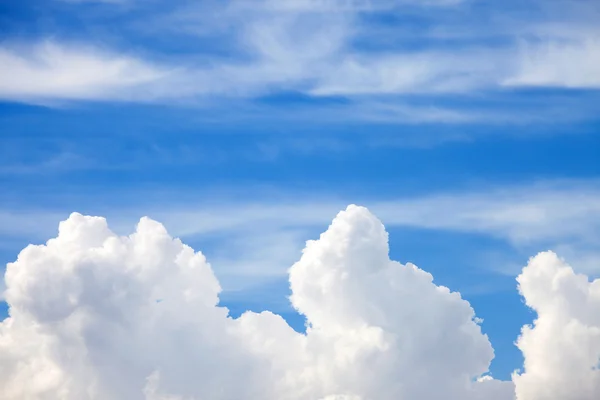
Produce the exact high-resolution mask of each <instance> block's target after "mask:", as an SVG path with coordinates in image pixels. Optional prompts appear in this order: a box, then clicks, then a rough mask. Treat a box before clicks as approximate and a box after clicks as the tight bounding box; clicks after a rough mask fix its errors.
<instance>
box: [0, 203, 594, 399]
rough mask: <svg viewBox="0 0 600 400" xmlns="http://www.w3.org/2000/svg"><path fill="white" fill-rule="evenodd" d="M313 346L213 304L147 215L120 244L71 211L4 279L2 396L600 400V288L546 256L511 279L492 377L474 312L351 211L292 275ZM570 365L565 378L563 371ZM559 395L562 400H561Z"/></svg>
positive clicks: (208, 281)
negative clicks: (529, 316) (511, 315)
mask: <svg viewBox="0 0 600 400" xmlns="http://www.w3.org/2000/svg"><path fill="white" fill-rule="evenodd" d="M289 276H290V286H291V290H292V295H291V297H290V301H291V303H292V305H293V306H294V307H295V308H296V309H297V310H298V311H299V312H300V313H302V314H303V315H304V316H305V317H306V319H307V331H306V334H301V333H297V332H295V331H294V330H293V329H292V328H291V327H290V326H289V325H288V324H287V323H286V321H285V320H284V319H283V318H281V317H280V316H278V315H276V314H273V313H270V312H263V313H260V314H257V313H253V312H247V313H245V314H243V315H242V316H241V317H239V318H237V319H233V318H230V317H228V310H227V309H226V308H224V307H220V306H219V292H220V290H221V289H220V285H219V282H218V280H217V279H216V277H215V275H214V273H213V271H212V269H211V267H210V264H208V262H207V261H206V259H205V257H204V256H203V255H202V254H201V253H199V252H194V250H193V249H192V248H190V247H188V246H186V245H185V244H183V243H182V242H181V241H180V240H179V239H174V238H172V237H171V236H170V235H169V234H168V233H167V231H166V229H165V228H164V227H163V226H162V225H161V224H160V223H158V222H155V221H152V220H150V219H148V218H143V219H142V220H141V221H140V222H139V224H138V226H137V229H136V232H135V233H133V234H132V235H130V236H127V237H119V236H117V235H116V234H114V233H113V232H112V231H111V230H110V229H109V228H108V225H107V222H106V220H105V219H104V218H99V217H87V216H82V215H80V214H72V215H71V216H70V217H69V219H68V220H66V221H64V222H62V223H61V224H60V228H59V234H58V236H57V237H56V238H54V239H51V240H49V241H48V242H47V243H46V244H45V245H41V246H33V245H30V246H28V247H27V248H25V249H24V250H23V251H22V252H21V253H20V254H19V257H18V259H17V261H16V262H14V263H11V264H9V265H8V267H7V271H6V277H5V280H6V288H7V289H6V293H5V297H6V300H7V302H8V303H9V305H10V317H9V318H7V319H6V320H4V321H3V322H2V323H1V324H0V394H1V396H0V397H1V398H2V399H6V400H16V399H19V400H23V399H65V400H71V399H73V400H75V399H77V400H82V399H83V400H85V399H117V400H118V399H146V400H184V399H186V400H187V399H196V400H200V399H202V400H212V399H261V400H267V399H298V400H304V399H306V400H312V399H315V400H317V399H323V400H334V399H338V400H342V399H343V400H368V399H377V400H379V399H382V400H385V399H404V398H406V399H425V400H426V399H450V400H451V399H456V400H458V399H460V400H465V399H466V400H471V399H472V400H478V399H481V400H483V399H486V400H487V399H490V400H495V399H497V400H505V399H514V398H517V399H519V400H545V399H548V400H549V399H553V400H554V399H558V398H560V399H577V400H592V399H595V398H597V395H598V393H600V391H599V389H600V372H598V370H597V369H596V368H593V367H594V366H596V365H597V363H598V359H599V357H600V319H599V318H598V315H600V312H599V311H600V281H594V282H589V281H588V279H587V277H585V276H583V275H576V274H575V273H574V272H573V270H572V269H571V268H570V267H569V266H567V265H566V264H565V263H564V262H563V261H562V260H560V259H558V258H557V256H556V255H555V254H554V253H542V254H540V255H538V256H536V257H534V258H532V259H531V260H530V262H529V265H528V266H527V267H525V268H524V269H523V272H522V274H521V275H520V276H519V278H518V282H519V289H520V291H521V294H522V295H523V297H524V298H525V301H526V303H527V304H528V305H529V306H530V307H531V308H533V309H534V310H535V311H536V312H537V313H538V319H537V320H536V321H535V323H534V325H533V326H531V327H525V328H524V330H523V334H522V336H521V338H519V340H518V342H517V344H518V346H519V348H520V349H521V351H522V352H523V354H524V358H525V365H524V372H522V373H521V374H515V375H514V376H513V380H512V382H511V381H498V380H495V379H493V378H491V377H490V376H489V375H488V374H487V372H488V368H489V365H490V362H491V361H492V359H493V357H494V351H493V348H492V346H491V344H490V342H489V340H488V338H487V336H486V335H484V334H483V333H482V332H481V329H480V327H479V325H478V320H477V319H476V317H475V313H474V310H473V309H472V307H471V306H470V304H469V303H468V302H467V301H465V300H464V299H462V298H461V296H460V294H459V293H456V292H451V291H450V290H449V289H447V288H445V287H442V286H437V285H435V284H434V283H433V277H432V276H431V274H429V273H427V272H425V271H423V270H421V269H419V268H417V267H416V266H414V265H412V264H406V265H402V264H400V263H398V262H395V261H391V260H390V259H389V257H388V238H387V233H386V231H385V228H384V226H383V225H382V224H381V222H380V221H379V220H378V219H377V218H376V217H375V216H373V215H372V214H371V213H370V212H369V211H368V210H367V209H365V208H362V207H357V206H349V207H348V208H347V209H346V210H345V211H342V212H340V213H339V214H338V215H337V216H336V218H335V219H334V221H333V222H332V224H331V226H330V227H329V228H328V229H327V231H326V232H324V233H323V234H322V235H321V237H320V238H319V239H318V240H314V241H309V242H308V243H307V245H306V248H305V250H304V252H303V255H302V257H301V259H300V260H299V261H298V262H297V263H295V264H294V265H293V266H292V267H291V269H290V271H289ZM564 366H568V369H565V367H564ZM557 396H558V397H557Z"/></svg>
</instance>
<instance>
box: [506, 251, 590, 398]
mask: <svg viewBox="0 0 600 400" xmlns="http://www.w3.org/2000/svg"><path fill="white" fill-rule="evenodd" d="M518 281H519V290H520V292H521V294H522V295H523V297H524V298H525V301H526V303H527V305H528V306H529V307H531V308H532V309H533V310H535V311H536V313H537V319H536V320H535V322H534V324H533V326H525V327H523V331H522V335H521V337H520V338H519V340H518V342H517V346H518V347H519V349H520V350H521V351H522V352H523V356H524V358H525V365H524V371H523V372H522V373H521V374H515V375H514V377H513V380H514V382H515V384H516V389H517V390H516V391H517V398H518V399H526V400H553V399H582V400H583V399H595V398H598V394H600V279H597V280H594V281H591V282H590V281H589V280H588V277H587V276H585V275H578V274H576V273H575V272H574V271H573V269H572V268H571V267H570V266H569V265H567V264H566V263H565V261H564V260H561V259H559V258H558V257H557V256H556V254H554V253H550V252H549V253H542V254H539V255H538V256H536V257H534V258H532V259H531V260H530V261H529V265H528V266H527V267H526V268H525V269H524V270H523V273H522V274H521V275H520V276H519V278H518Z"/></svg>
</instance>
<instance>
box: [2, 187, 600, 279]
mask: <svg viewBox="0 0 600 400" xmlns="http://www.w3.org/2000/svg"><path fill="white" fill-rule="evenodd" d="M140 196H141V197H140V199H139V200H138V201H133V200H132V199H130V200H129V201H130V203H131V202H133V203H131V204H135V207H131V206H128V205H126V204H124V203H123V204H114V203H111V204H110V207H108V206H103V204H104V201H99V202H98V204H96V205H92V204H90V202H89V201H84V202H83V203H86V204H88V207H86V210H85V211H86V212H90V213H96V214H107V215H108V216H109V217H110V218H111V220H112V221H113V227H114V229H115V231H116V232H127V231H128V230H129V229H130V228H131V226H133V225H134V224H135V222H136V221H137V220H138V219H139V217H140V216H142V215H148V216H151V217H153V218H157V219H160V220H162V221H164V224H165V226H167V227H168V229H169V230H170V231H171V232H173V234H174V235H176V236H178V237H183V238H186V240H188V241H191V243H203V244H204V245H206V246H207V247H209V248H210V251H209V254H210V256H211V258H213V259H214V261H215V266H216V267H215V268H217V270H218V273H219V276H220V278H222V279H223V282H224V285H225V287H226V288H227V289H228V290H229V289H237V288H244V287H247V286H248V285H250V286H252V285H255V284H258V283H260V282H264V281H265V280H267V281H268V280H269V279H272V278H275V277H281V276H283V274H285V271H286V270H287V268H288V267H289V266H290V265H291V263H292V262H293V261H294V257H296V256H297V254H299V251H300V250H301V248H302V246H303V244H304V241H305V240H307V239H309V238H311V237H312V235H314V233H315V232H318V230H319V229H322V228H323V227H324V226H325V224H327V221H328V219H329V218H330V216H331V215H332V213H333V214H334V213H335V212H336V210H337V209H338V208H339V207H340V205H341V204H344V203H347V202H349V201H357V202H359V203H362V204H365V205H368V206H369V207H370V208H371V209H373V210H376V211H377V213H378V214H379V215H380V216H381V219H382V220H383V221H384V222H385V223H386V225H388V226H389V227H390V228H391V229H403V228H410V229H420V230H426V231H432V232H433V231H438V232H454V233H457V232H459V233H465V234H473V235H481V236H483V237H490V238H495V239H496V240H499V241H501V242H504V243H506V244H507V245H508V246H510V247H512V248H513V249H514V251H515V252H516V253H517V254H521V255H522V256H523V257H526V256H528V254H529V253H530V252H532V251H541V250H546V249H553V250H556V251H561V252H562V253H563V254H565V256H567V257H570V259H572V260H574V261H578V262H579V263H580V264H581V268H583V270H584V271H585V272H586V273H590V274H596V273H599V272H600V269H599V268H600V266H599V265H595V264H594V263H595V261H596V260H598V259H599V258H598V256H599V255H598V253H597V250H595V248H596V247H597V243H598V241H600V186H599V185H598V182H597V181H565V182H537V183H533V184H531V185H524V186H504V187H493V188H489V189H483V188H482V189H474V190H471V191H461V192H446V193H437V194H436V193H432V194H428V195H421V196H404V197H396V198H387V199H382V198H368V197H365V198H362V199H357V198H340V197H338V198H333V197H331V196H327V194H326V193H322V194H321V195H320V196H319V199H315V196H314V194H313V195H311V196H310V199H312V200H309V198H308V197H306V196H302V195H301V194H295V195H293V196H292V195H285V194H281V193H280V194H279V195H274V196H272V197H271V198H270V200H266V199H263V200H260V199H257V198H254V200H252V197H248V195H246V196H245V198H246V200H243V201H242V200H239V201H232V200H229V201H226V200H223V201H221V202H216V201H212V202H211V203H210V204H208V203H206V202H202V201H201V200H194V196H193V195H191V194H190V193H187V194H185V197H186V198H187V199H186V200H185V201H183V202H182V201H181V200H179V201H174V200H173V198H171V200H169V199H166V198H164V196H163V197H160V204H165V203H169V202H172V203H173V207H170V209H165V208H164V207H161V206H157V205H153V204H152V203H148V201H147V200H145V201H143V200H142V199H148V198H157V196H150V195H147V194H144V195H140ZM190 196H191V197H190ZM176 197H177V198H182V197H183V196H182V195H177V196H176ZM233 197H234V196H227V198H229V199H231V198H233ZM157 201H158V200H157ZM51 202H52V203H57V200H56V199H54V200H52V201H51ZM77 203H78V204H81V203H82V201H81V199H80V200H78V201H77ZM65 207H67V205H65ZM71 211H73V209H72V208H64V209H62V210H57V209H53V210H44V209H37V210H35V209H33V210H27V209H20V210H19V211H16V210H12V211H11V210H4V212H2V213H0V226H3V227H4V233H5V234H8V233H10V234H11V235H12V236H13V237H14V236H15V235H17V234H18V236H19V237H21V238H28V239H29V240H31V241H34V242H35V241H36V240H39V239H40V238H43V237H46V236H48V234H51V233H52V232H54V230H55V229H56V223H57V222H58V221H60V220H61V219H64V218H65V217H66V216H67V215H69V213H70V212H71ZM259 228H260V229H259ZM220 238H223V240H221V239H220ZM484 258H487V259H485V265H487V266H488V267H489V268H491V269H496V270H499V271H503V272H504V273H511V272H514V271H513V263H514V259H510V257H507V256H506V255H504V256H503V258H502V259H494V257H492V255H489V257H487V256H486V257H484ZM496 258H497V257H496Z"/></svg>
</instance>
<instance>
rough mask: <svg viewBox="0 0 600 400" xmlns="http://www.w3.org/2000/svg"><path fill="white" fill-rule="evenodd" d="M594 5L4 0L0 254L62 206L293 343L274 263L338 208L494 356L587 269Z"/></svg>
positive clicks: (596, 199)
mask: <svg viewBox="0 0 600 400" xmlns="http://www.w3.org/2000/svg"><path fill="white" fill-rule="evenodd" d="M599 14H600V5H599V3H598V2H595V1H586V0H571V1H561V0H556V1H550V2H549V1H537V0H528V1H520V2H517V1H507V2H503V3H502V4H500V3H499V2H493V1H483V0H480V1H478V0H464V1H461V0H446V1H444V0H437V1H436V0H432V1H429V2H422V1H419V2H417V1H411V0H406V1H392V0H390V1H386V0H382V1H375V0H373V1H366V0H364V1H359V0H354V1H351V0H348V1H338V0H328V1H326V0H322V1H311V0H293V1H292V0H290V1H289V2H274V1H230V2H222V1H203V2H192V1H179V0H177V1H173V2H164V1H158V0H156V1H144V2H141V1H136V0H113V1H87V0H79V1H75V0H73V1H59V0H55V1H37V0H25V1H20V2H5V3H3V4H1V5H0V34H1V35H2V40H1V41H0V183H1V186H0V187H1V188H2V190H1V191H0V258H1V259H2V264H6V263H7V262H11V261H14V260H15V259H16V257H17V254H18V253H19V251H20V250H21V249H22V248H23V247H24V246H25V245H26V244H28V243H41V242H44V241H45V240H47V239H48V238H50V237H53V236H54V235H55V233H56V229H57V225H58V222H59V221H60V220H62V219H65V218H66V217H67V216H68V215H69V213H70V212H72V211H78V212H82V213H86V214H92V215H102V216H106V217H107V218H108V220H109V223H110V224H111V226H112V227H113V229H114V230H115V231H117V232H118V233H122V234H126V233H128V232H130V231H131V230H132V228H133V226H134V224H135V223H136V221H137V220H138V219H139V218H140V217H142V216H144V215H148V216H150V217H152V218H154V219H157V220H159V221H161V222H163V223H164V224H165V226H166V227H167V228H168V229H169V232H170V233H172V234H173V235H176V236H179V237H181V238H182V239H183V240H184V241H185V242H186V243H189V244H190V245H192V246H193V247H194V248H195V249H199V250H202V251H203V252H204V253H205V254H206V255H207V257H208V259H209V261H210V262H211V264H212V265H213V268H214V269H215V271H216V274H217V276H218V277H219V279H220V280H221V283H222V285H223V288H224V293H223V294H222V297H221V298H222V301H223V303H224V304H226V305H228V306H229V307H230V308H231V310H232V313H234V314H236V313H239V312H241V311H243V310H246V309H252V310H263V309H269V310H273V311H275V312H278V313H281V314H282V315H284V316H286V318H288V320H289V321H290V323H292V324H293V325H294V326H295V327H297V328H298V329H301V327H302V320H301V318H299V317H298V316H297V315H294V313H293V312H292V310H291V308H290V307H289V305H288V303H287V299H286V296H287V295H288V293H289V292H288V283H287V276H286V271H287V269H288V268H289V267H290V266H291V265H292V264H293V263H294V262H295V261H296V260H297V259H298V258H299V257H300V251H301V249H302V248H303V245H304V241H306V240H308V239H313V238H316V237H317V236H318V234H319V233H320V232H322V231H323V230H325V229H326V227H327V226H328V224H329V223H330V222H331V219H332V218H333V217H334V216H335V214H336V213H337V212H338V211H339V210H340V209H342V208H344V207H345V206H346V205H347V204H350V203H357V204H361V205H365V206H367V207H369V209H371V210H372V211H373V212H374V213H375V214H376V215H377V216H378V217H379V218H380V219H381V220H382V221H383V222H384V224H385V225H386V227H387V229H388V231H389V232H390V247H391V258H392V259H395V260H398V261H400V262H403V263H404V262H409V261H410V262H413V263H415V264H416V265H418V266H419V267H421V268H423V269H425V270H427V271H429V272H431V273H432V274H433V276H434V278H435V281H436V282H437V283H438V284H442V285H445V286H448V287H450V288H451V289H452V290H456V291H459V292H461V294H462V295H463V297H464V298H466V299H467V300H468V301H469V302H470V303H471V304H472V305H473V308H474V309H475V310H476V312H477V315H478V316H479V317H481V318H483V319H484V322H483V325H482V326H483V330H484V331H485V332H486V333H487V334H488V335H489V336H490V340H491V342H492V344H493V346H494V348H495V350H496V359H495V360H494V362H493V364H492V369H491V372H492V373H493V375H494V376H495V377H498V378H508V377H509V375H510V373H511V372H512V371H513V370H514V369H515V368H518V367H519V366H520V365H521V364H522V360H521V358H520V357H521V356H520V353H519V352H518V350H517V349H516V348H515V347H514V346H513V342H514V340H515V338H516V337H517V335H518V333H519V330H520V327H521V326H522V325H523V324H525V323H530V322H531V321H532V319H533V314H532V312H530V311H529V310H528V309H527V308H526V307H525V305H523V304H522V302H521V300H520V297H519V295H518V292H517V291H516V282H515V277H516V275H517V274H518V273H519V271H520V268H521V267H522V266H524V265H525V264H526V263H527V260H528V258H529V257H531V256H533V255H535V254H536V253H537V252H539V251H543V250H548V249H553V250H555V251H556V252H557V253H558V254H559V255H561V256H562V257H564V258H565V259H567V261H569V262H570V263H571V264H573V265H574V266H576V267H577V268H579V270H581V271H582V272H585V273H586V274H588V275H589V276H598V275H599V274H598V273H599V272H600V252H599V251H598V243H599V239H600V179H599V178H600V162H599V161H598V154H600V137H599V136H598V129H599V127H600V91H599V90H598V89H600V29H599V28H598V26H597V21H598V20H599V18H600V15H599Z"/></svg>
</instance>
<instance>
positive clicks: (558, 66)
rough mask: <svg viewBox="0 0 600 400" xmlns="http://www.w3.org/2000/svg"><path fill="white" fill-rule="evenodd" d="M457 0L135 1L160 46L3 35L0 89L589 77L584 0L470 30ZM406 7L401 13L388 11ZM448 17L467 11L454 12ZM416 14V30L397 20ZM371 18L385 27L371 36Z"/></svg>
mask: <svg viewBox="0 0 600 400" xmlns="http://www.w3.org/2000/svg"><path fill="white" fill-rule="evenodd" d="M459 3H462V2H455V1H450V2H447V1H439V2H437V1H435V2H427V3H419V4H418V7H417V8H415V5H416V4H415V3H411V2H402V1H400V2H393V1H382V2H367V1H337V0H336V1H312V0H310V1H309V0H302V1H300V0H299V1H294V2H285V3H281V2H273V1H266V0H265V1H256V2H246V1H232V2H227V3H222V2H206V3H202V4H200V5H198V4H192V3H188V2H181V3H174V5H173V6H172V7H171V10H170V11H168V12H164V11H163V10H159V9H156V10H154V11H153V9H152V8H151V6H150V5H146V6H143V5H138V6H137V7H150V8H146V9H144V10H145V13H146V15H148V20H149V21H151V22H150V23H147V24H145V25H144V27H143V28H142V27H140V26H139V25H140V24H137V25H135V24H134V25H133V27H132V29H130V30H129V31H128V32H130V33H129V34H131V32H136V31H138V33H139V32H141V31H144V32H145V33H144V35H146V36H148V35H149V36H150V37H156V35H161V41H162V43H163V44H166V46H164V45H163V46H162V47H161V50H160V51H159V50H158V49H156V48H152V47H147V48H146V51H145V52H144V54H145V55H144V56H135V55H132V54H133V53H131V52H127V50H119V49H114V50H105V49H101V48H98V47H94V46H93V45H91V44H89V45H73V44H69V41H68V40H65V39H63V40H61V39H54V40H50V41H49V40H47V39H40V41H37V42H36V41H34V42H32V43H29V44H22V45H19V46H15V45H12V46H8V45H7V44H4V45H2V46H0V61H2V63H1V64H2V72H3V73H2V77H1V78H0V97H1V98H4V99H8V100H17V101H24V102H43V101H48V100H118V101H137V102H148V101H153V102H163V103H173V102H181V101H184V102H188V103H189V102H190V101H197V100H198V99H201V98H246V99H248V98H254V97H257V96H262V95H265V94H269V93H274V92H279V91H297V92H302V93H305V94H307V95H309V96H312V97H322V96H344V97H348V98H360V97H364V96H379V97H382V98H386V97H387V96H391V95H393V96H398V95H400V96H411V95H428V96H434V97H435V96H439V95H443V94H462V95H465V94H473V93H481V92H495V91H502V90H506V88H507V87H510V88H513V89H514V88H520V87H529V86H537V87H548V86H549V87H563V88H596V87H598V85H599V82H600V71H599V69H598V68H596V67H595V65H596V64H598V62H597V61H598V60H597V59H598V55H599V54H600V51H599V49H600V45H599V43H600V40H599V38H600V32H599V31H598V29H597V28H595V27H594V26H593V25H590V24H589V23H587V22H586V21H587V19H586V18H587V17H586V16H585V15H586V13H585V12H584V11H585V10H586V9H583V10H580V11H578V12H571V13H564V12H563V14H564V15H565V16H564V17H562V19H561V11H562V10H563V9H564V8H565V7H566V6H563V8H557V7H554V8H548V6H541V5H540V4H539V3H537V2H534V1H533V0H532V1H531V2H530V3H528V4H529V5H530V6H531V7H533V8H536V7H537V8H540V9H541V11H540V10H538V14H534V15H537V18H534V19H533V21H532V22H526V21H524V20H522V18H523V17H522V16H520V15H519V14H514V15H513V14H511V13H510V12H508V11H507V12H506V15H505V16H504V18H502V17H501V16H502V15H503V14H502V12H501V11H500V10H497V11H498V15H499V16H500V17H498V18H495V19H491V18H487V19H485V21H486V24H484V25H485V26H483V25H482V26H480V25H477V24H472V23H470V22H469V21H470V20H471V19H473V20H476V19H477V17H478V16H479V17H483V16H484V15H480V14H478V13H481V12H482V11H476V10H477V9H476V8H474V6H472V5H471V4H470V3H469V2H465V3H464V4H459ZM580 3H582V4H584V2H580ZM434 6H444V7H443V8H441V9H440V8H438V7H434ZM407 7H409V8H410V10H411V11H410V12H409V13H408V15H409V17H403V18H404V19H402V15H403V14H402V13H403V11H404V10H406V9H407ZM544 7H546V8H548V10H549V11H548V10H547V9H546V8H544ZM582 7H583V6H582ZM571 8H572V9H575V7H571ZM571 8H569V7H567V9H569V10H570V9H571ZM588 8H589V7H588ZM425 9H427V11H425ZM443 10H452V12H450V13H446V11H443ZM546 11H547V12H546ZM592 11H593V9H592ZM444 13H446V14H444ZM461 13H462V14H464V15H467V16H468V17H469V21H461V20H460V17H458V16H457V15H461ZM589 13H591V11H588V14H589ZM442 15H448V16H446V17H442ZM410 16H412V17H410ZM382 18H396V19H398V22H397V23H394V24H389V23H384V22H382V21H383V20H382ZM411 18H412V19H411ZM418 21H422V25H423V26H426V27H427V28H425V29H420V30H414V29H409V30H408V31H407V30H406V29H407V27H412V26H413V25H414V24H415V23H416V22H418ZM498 21H500V22H498ZM465 22H466V25H465ZM461 23H463V25H465V26H466V27H463V28H461V29H459V31H461V33H460V34H458V35H457V34H456V32H455V29H454V28H453V27H460V26H461ZM382 27H384V28H385V30H386V32H387V33H386V34H385V37H382V36H381V35H378V34H375V33H376V32H377V31H378V30H379V29H381V28H382ZM515 27H519V28H518V29H516V30H513V28H515ZM484 28H485V29H486V30H489V31H490V32H495V34H494V37H495V39H494V41H495V42H493V43H490V42H489V40H488V39H485V37H486V35H487V34H486V35H482V33H485V32H483V31H482V30H483V29H484ZM584 28H585V29H584ZM434 32H437V33H435V34H433V33H434ZM173 35H174V36H173ZM181 35H184V36H185V38H186V39H185V42H184V43H185V44H186V46H185V47H184V49H185V51H183V52H181V51H177V52H176V53H174V52H171V51H170V50H169V47H170V45H169V43H171V44H173V45H174V44H175V43H179V42H180V40H179V38H181ZM481 37H483V39H482V38H481ZM394 38H396V39H394ZM130 39H131V40H130V42H131V43H135V37H132V38H130ZM208 39H210V42H208V41H207V40H208ZM448 40H450V42H449V41H448ZM486 40H488V41H486ZM195 43H196V45H195ZM209 43H212V44H211V45H209ZM216 50H218V51H216ZM215 51H216V52H215ZM391 101H393V99H392V100H391Z"/></svg>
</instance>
